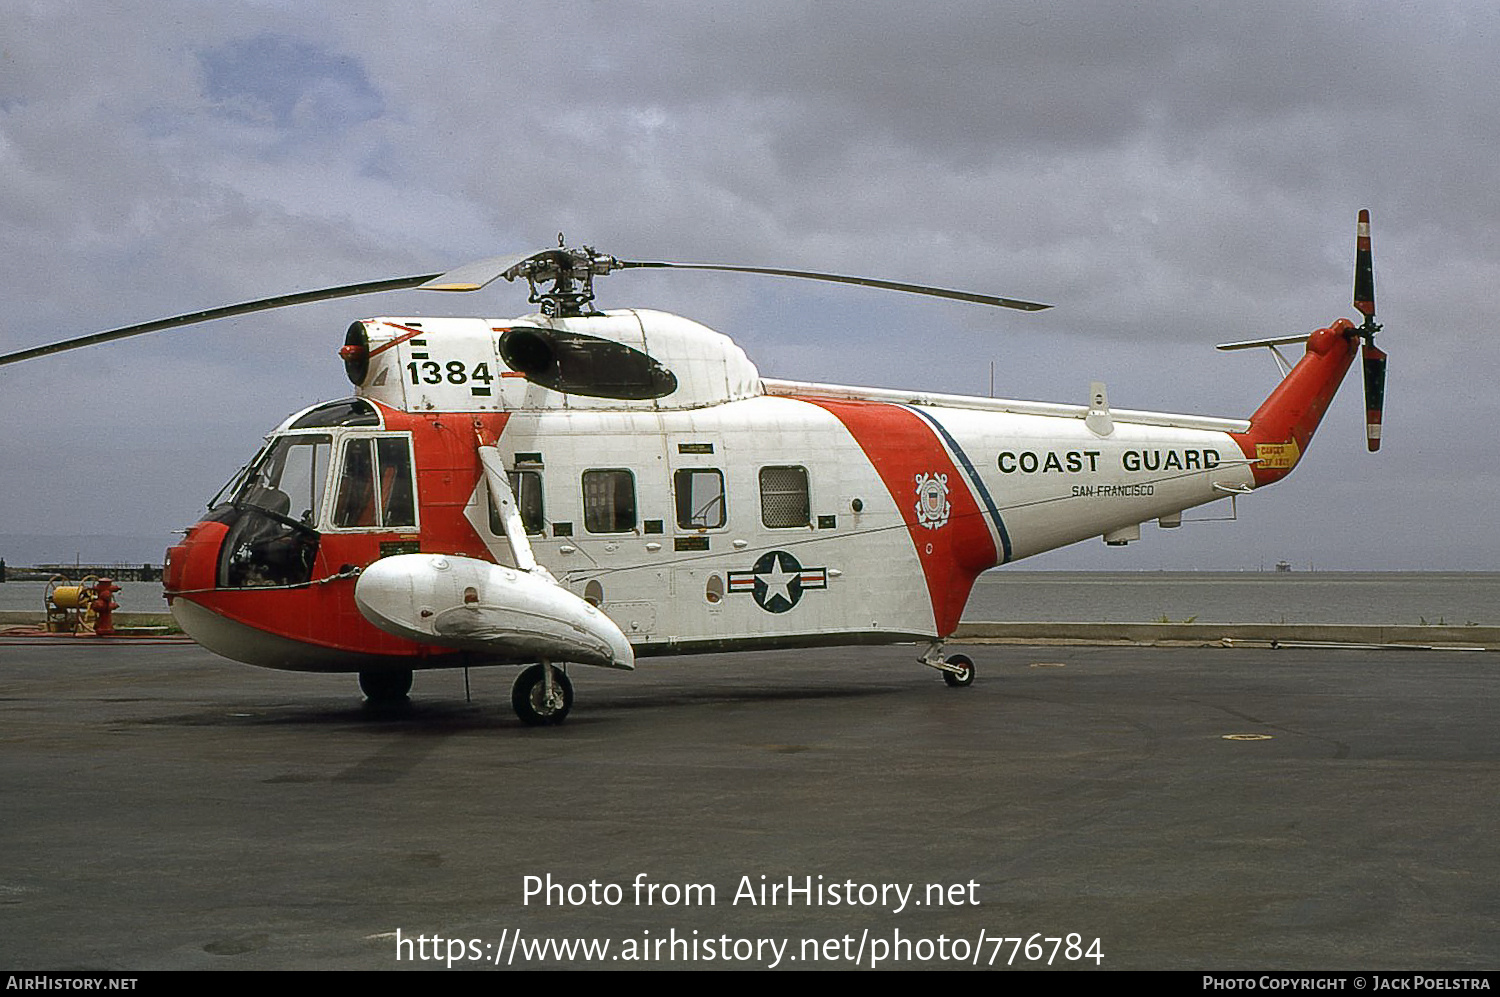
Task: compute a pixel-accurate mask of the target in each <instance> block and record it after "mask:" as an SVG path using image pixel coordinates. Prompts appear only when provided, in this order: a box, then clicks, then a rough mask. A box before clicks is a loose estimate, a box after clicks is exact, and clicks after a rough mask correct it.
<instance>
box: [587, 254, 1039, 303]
mask: <svg viewBox="0 0 1500 997" xmlns="http://www.w3.org/2000/svg"><path fill="white" fill-rule="evenodd" d="M616 262H617V263H618V264H619V268H620V269H622V270H628V269H631V268H633V267H652V268H656V269H668V268H671V269H675V270H723V271H726V272H728V273H763V274H770V275H772V276H774V277H802V278H805V279H807V280H826V281H832V282H834V283H836V284H858V285H860V286H861V287H879V288H883V289H884V290H887V291H906V292H908V293H910V294H926V295H930V296H932V297H934V298H952V299H953V300H955V301H972V302H974V303H976V304H981V305H995V306H996V307H999V308H1018V309H1020V310H1021V311H1023V312H1039V311H1041V310H1042V309H1044V308H1051V307H1052V306H1051V305H1043V304H1038V303H1037V302H1035V301H1020V300H1018V299H1016V298H1000V297H996V296H995V295H993V294H975V293H974V292H973V291H952V290H948V289H947V288H942V287H928V286H926V285H925V284H904V283H902V282H900V281H895V280H877V279H875V278H874V277H846V276H844V275H842V274H836V273H815V272H814V271H811V270H780V269H777V268H775V267H735V266H726V265H723V264H717V263H668V262H666V261H662V260H617V261H616Z"/></svg>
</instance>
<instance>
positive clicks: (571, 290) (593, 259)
mask: <svg viewBox="0 0 1500 997" xmlns="http://www.w3.org/2000/svg"><path fill="white" fill-rule="evenodd" d="M558 242H559V245H558V247H557V248H556V249H549V250H545V251H544V252H541V253H538V254H536V255H535V256H532V257H530V258H529V259H526V260H523V261H521V262H520V263H517V264H516V265H515V266H513V267H511V268H510V269H509V270H507V271H506V272H505V277H506V279H507V280H515V279H516V278H517V277H524V278H525V279H526V283H527V285H529V286H530V288H531V293H530V295H529V297H528V298H527V300H528V301H529V302H530V303H532V304H534V305H540V306H541V312H542V314H543V315H547V316H549V317H553V318H569V317H573V316H578V315H597V314H598V310H597V309H596V308H594V306H593V301H594V277H595V276H596V275H597V276H603V275H604V274H607V273H609V272H610V271H611V270H618V269H620V261H619V260H617V259H615V258H614V257H613V256H609V255H606V254H604V253H601V252H598V251H597V250H595V249H594V248H593V247H592V246H583V247H582V248H579V249H569V248H568V247H567V246H564V245H562V244H561V243H562V239H561V237H560V236H559V239H558ZM548 282H550V283H551V285H552V286H551V287H549V288H545V289H539V288H538V286H537V285H538V284H545V283H548Z"/></svg>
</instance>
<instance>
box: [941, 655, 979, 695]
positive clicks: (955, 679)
mask: <svg viewBox="0 0 1500 997" xmlns="http://www.w3.org/2000/svg"><path fill="white" fill-rule="evenodd" d="M948 664H950V665H953V666H954V667H955V668H957V669H958V671H956V672H950V671H946V670H945V671H944V672H943V681H944V682H947V683H948V684H949V685H950V686H952V687H953V688H955V689H962V688H964V687H965V686H971V685H973V684H974V660H973V659H972V658H970V657H969V656H968V655H967V654H955V655H954V656H953V657H951V658H949V659H948Z"/></svg>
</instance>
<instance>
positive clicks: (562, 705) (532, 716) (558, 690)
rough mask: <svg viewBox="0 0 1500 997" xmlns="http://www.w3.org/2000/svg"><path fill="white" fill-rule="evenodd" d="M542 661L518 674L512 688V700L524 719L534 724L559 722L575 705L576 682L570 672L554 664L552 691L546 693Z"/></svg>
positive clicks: (527, 722) (525, 721)
mask: <svg viewBox="0 0 1500 997" xmlns="http://www.w3.org/2000/svg"><path fill="white" fill-rule="evenodd" d="M543 667H545V666H543V665H531V666H530V667H528V668H526V669H525V670H523V671H522V672H521V674H520V675H517V676H516V684H515V686H514V687H512V688H511V691H510V704H511V705H512V706H514V707H515V709H516V716H518V717H520V718H521V722H522V723H525V724H529V725H531V726H533V727H536V726H542V725H548V724H560V723H562V722H563V718H565V717H566V716H567V715H568V711H569V710H571V709H572V708H573V683H572V682H569V681H568V676H567V673H566V672H564V671H563V670H562V669H561V668H558V667H557V666H555V665H554V666H552V695H551V696H550V697H549V696H548V695H547V682H546V673H545V672H543V671H542V669H543Z"/></svg>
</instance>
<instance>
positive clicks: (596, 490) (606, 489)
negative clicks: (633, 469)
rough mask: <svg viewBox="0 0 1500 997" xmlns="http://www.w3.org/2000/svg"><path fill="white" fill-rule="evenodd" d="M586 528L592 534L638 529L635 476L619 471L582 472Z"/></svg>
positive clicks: (626, 531) (584, 524) (584, 523)
mask: <svg viewBox="0 0 1500 997" xmlns="http://www.w3.org/2000/svg"><path fill="white" fill-rule="evenodd" d="M583 528H584V529H586V530H588V531H589V532H590V533H629V532H630V531H631V530H633V529H635V475H633V474H631V473H630V472H629V471H616V470H606V471H584V472H583Z"/></svg>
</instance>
